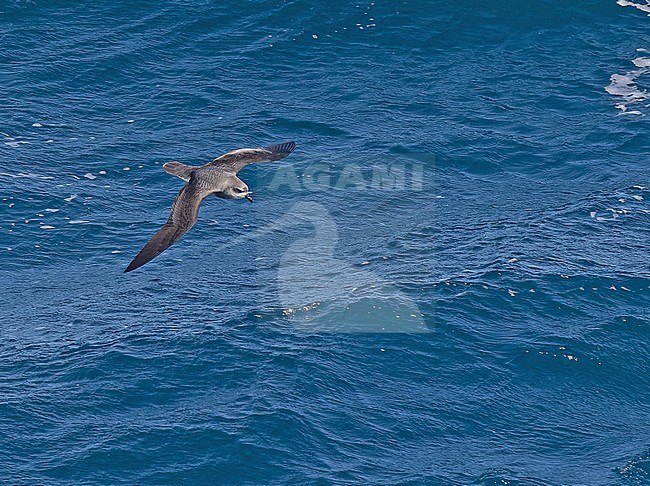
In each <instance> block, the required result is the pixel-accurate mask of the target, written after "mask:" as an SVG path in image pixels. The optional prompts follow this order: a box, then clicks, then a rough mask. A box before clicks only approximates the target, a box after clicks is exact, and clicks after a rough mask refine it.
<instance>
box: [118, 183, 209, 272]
mask: <svg viewBox="0 0 650 486" xmlns="http://www.w3.org/2000/svg"><path fill="white" fill-rule="evenodd" d="M192 175H193V174H192ZM205 196H206V194H205V193H202V192H201V191H200V190H199V188H198V187H197V185H196V184H195V183H194V178H193V177H190V182H189V183H188V184H187V185H185V186H184V187H183V189H181V190H180V192H179V193H178V195H177V196H176V199H174V202H173V203H172V210H171V213H170V215H169V219H168V220H167V222H166V223H165V225H164V226H163V227H162V228H160V229H159V230H158V232H157V233H156V234H155V235H153V236H152V237H151V239H150V240H149V242H148V243H147V244H146V245H144V247H143V248H142V250H140V253H138V254H137V255H136V257H135V258H134V259H133V261H132V262H131V263H129V266H128V267H126V269H125V270H124V273H126V272H130V271H131V270H135V269H136V268H140V267H141V266H142V265H144V264H145V263H148V262H150V261H151V260H153V259H154V258H156V257H157V256H158V255H160V254H161V253H162V252H163V251H165V250H166V249H167V248H169V247H170V246H172V245H173V244H174V243H176V242H177V241H178V240H179V239H180V238H181V236H183V235H184V234H185V233H187V232H188V231H189V229H190V228H191V227H192V226H194V223H196V218H197V216H198V214H199V206H201V202H202V201H203V199H204V198H205Z"/></svg>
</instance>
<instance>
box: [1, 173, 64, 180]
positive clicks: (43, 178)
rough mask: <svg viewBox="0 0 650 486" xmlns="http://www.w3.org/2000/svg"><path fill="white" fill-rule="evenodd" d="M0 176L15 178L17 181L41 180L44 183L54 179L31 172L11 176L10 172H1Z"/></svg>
mask: <svg viewBox="0 0 650 486" xmlns="http://www.w3.org/2000/svg"><path fill="white" fill-rule="evenodd" d="M0 176H7V177H13V178H15V179H20V178H23V177H24V178H27V179H41V180H44V181H47V180H51V179H54V177H51V176H44V175H40V174H32V173H30V172H28V173H25V172H19V173H18V174H10V173H8V172H0Z"/></svg>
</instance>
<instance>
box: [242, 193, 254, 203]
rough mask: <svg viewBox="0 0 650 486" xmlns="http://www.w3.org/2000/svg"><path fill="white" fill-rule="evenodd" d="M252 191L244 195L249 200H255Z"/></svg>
mask: <svg viewBox="0 0 650 486" xmlns="http://www.w3.org/2000/svg"><path fill="white" fill-rule="evenodd" d="M251 194H252V192H249V193H247V194H246V195H245V196H244V197H245V198H246V199H247V200H248V202H253V198H252V197H251Z"/></svg>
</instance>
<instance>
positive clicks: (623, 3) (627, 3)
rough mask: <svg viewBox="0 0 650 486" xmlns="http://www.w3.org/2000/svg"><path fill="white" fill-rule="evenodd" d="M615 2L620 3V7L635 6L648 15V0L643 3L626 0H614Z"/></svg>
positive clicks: (649, 8) (649, 11) (649, 7)
mask: <svg viewBox="0 0 650 486" xmlns="http://www.w3.org/2000/svg"><path fill="white" fill-rule="evenodd" d="M616 3H617V4H618V5H620V6H621V7H634V8H637V9H639V10H641V11H642V12H645V13H647V14H648V16H650V2H648V0H646V4H645V5H643V4H640V3H636V2H630V1H628V0H618V2H616Z"/></svg>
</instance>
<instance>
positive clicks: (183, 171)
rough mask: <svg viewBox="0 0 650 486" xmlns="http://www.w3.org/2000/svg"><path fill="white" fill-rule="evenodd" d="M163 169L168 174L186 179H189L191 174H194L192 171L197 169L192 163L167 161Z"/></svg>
mask: <svg viewBox="0 0 650 486" xmlns="http://www.w3.org/2000/svg"><path fill="white" fill-rule="evenodd" d="M163 169H165V172H167V173H168V174H171V175H173V176H176V177H180V178H181V179H183V180H184V181H189V180H190V175H191V174H192V171H193V170H195V169H196V167H194V166H192V165H185V164H181V163H180V162H167V163H166V164H164V165H163Z"/></svg>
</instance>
